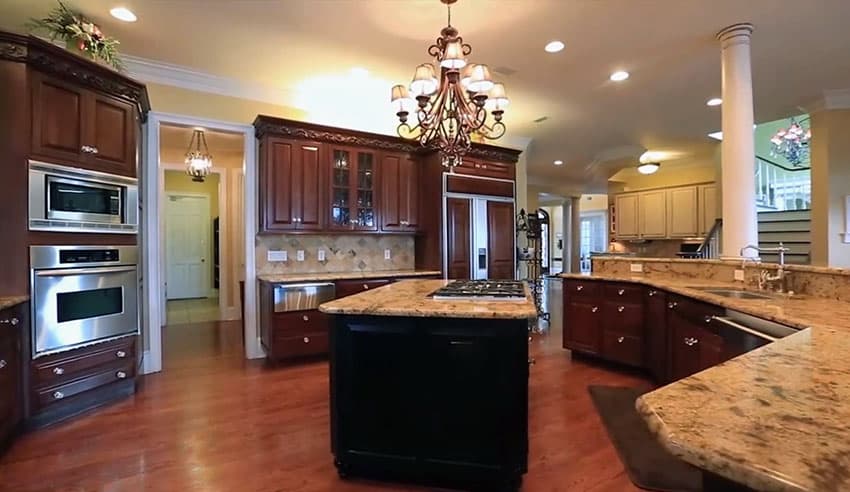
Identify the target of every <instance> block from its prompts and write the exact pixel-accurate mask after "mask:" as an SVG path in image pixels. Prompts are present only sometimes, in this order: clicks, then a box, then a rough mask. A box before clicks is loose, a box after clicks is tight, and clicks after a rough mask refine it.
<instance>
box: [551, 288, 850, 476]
mask: <svg viewBox="0 0 850 492" xmlns="http://www.w3.org/2000/svg"><path fill="white" fill-rule="evenodd" d="M563 277H564V278H579V279H599V280H612V281H620V282H633V283H638V284H644V285H648V286H651V287H655V288H658V289H661V290H665V291H668V292H672V293H676V294H681V295H685V296H688V297H692V298H695V299H699V300H701V301H705V302H709V303H711V304H714V305H719V306H723V307H727V308H731V309H735V310H737V311H741V312H744V313H747V314H751V315H753V316H758V317H761V318H765V319H770V320H773V321H777V322H780V323H785V324H788V325H791V326H794V327H796V328H799V329H800V331H799V332H797V333H795V334H792V335H790V336H788V337H785V338H783V339H780V340H778V341H776V342H773V343H771V344H768V345H765V346H763V347H761V348H759V349H756V350H753V351H751V352H748V353H746V354H743V355H741V356H738V357H736V358H734V359H732V360H729V361H727V362H725V363H723V364H720V365H718V366H715V367H712V368H709V369H707V370H705V371H702V372H699V373H697V374H694V375H693V376H690V377H687V378H685V379H681V380H679V381H676V382H674V383H672V384H669V385H667V386H664V387H661V388H659V389H657V390H655V391H652V392H649V393H647V394H645V395H643V396H641V397H640V398H639V399H638V400H637V404H636V406H637V409H638V411H639V412H640V413H641V415H642V416H643V418H644V419H645V420H646V422H647V423H648V425H649V427H650V429H651V430H652V431H653V432H654V433H655V434H656V436H657V437H658V439H659V441H660V442H661V443H662V444H663V445H664V446H665V447H666V448H667V449H668V450H669V451H670V452H672V453H673V454H674V455H676V456H678V457H680V458H681V459H683V460H685V461H687V462H689V463H691V464H693V465H695V466H698V467H700V468H702V469H704V470H708V471H710V472H713V473H716V474H718V475H721V476H723V477H726V478H728V479H731V480H734V481H735V482H738V483H742V484H744V485H747V486H749V487H751V488H753V489H756V490H765V491H778V492H785V491H794V492H799V491H839V490H850V357H848V354H850V303H846V302H840V301H835V300H829V299H821V298H814V297H798V298H790V299H789V298H776V299H765V300H740V299H730V298H726V297H720V296H717V295H713V294H710V293H707V292H704V291H700V290H695V289H692V288H689V287H693V286H700V285H703V284H704V285H705V286H718V287H732V288H741V284H740V283H738V284H732V283H723V282H702V281H700V280H699V279H694V278H691V279H666V278H652V277H623V276H611V275H591V276H587V275H563Z"/></svg>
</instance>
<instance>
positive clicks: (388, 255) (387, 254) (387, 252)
mask: <svg viewBox="0 0 850 492" xmlns="http://www.w3.org/2000/svg"><path fill="white" fill-rule="evenodd" d="M392 257H393V253H392V251H391V250H389V249H385V250H384V259H385V260H389V259H392Z"/></svg>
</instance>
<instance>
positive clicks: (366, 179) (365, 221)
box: [328, 147, 378, 231]
mask: <svg viewBox="0 0 850 492" xmlns="http://www.w3.org/2000/svg"><path fill="white" fill-rule="evenodd" d="M330 156H331V179H330V185H331V190H330V196H331V206H330V220H329V221H328V223H329V225H330V228H331V229H335V230H358V231H375V230H377V228H378V219H377V217H376V211H377V206H376V203H375V195H376V193H375V191H376V184H377V176H376V174H377V169H378V166H377V162H378V157H377V155H376V153H375V152H373V151H369V150H363V149H357V148H352V147H331V152H330Z"/></svg>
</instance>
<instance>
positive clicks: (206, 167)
mask: <svg viewBox="0 0 850 492" xmlns="http://www.w3.org/2000/svg"><path fill="white" fill-rule="evenodd" d="M201 145H203V147H204V148H203V150H201ZM192 147H194V150H193V149H192ZM210 168H212V156H211V155H210V149H209V148H207V137H205V136H204V131H203V130H197V129H196V130H195V131H194V132H192V139H191V140H190V141H189V148H188V149H187V150H186V174H188V175H189V176H192V181H195V182H196V183H203V182H204V178H205V177H207V175H209V173H210Z"/></svg>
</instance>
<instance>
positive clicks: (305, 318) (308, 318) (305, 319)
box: [301, 314, 310, 321]
mask: <svg viewBox="0 0 850 492" xmlns="http://www.w3.org/2000/svg"><path fill="white" fill-rule="evenodd" d="M301 319H303V320H304V321H310V317H309V316H307V315H306V314H305V315H304V316H302V317H301Z"/></svg>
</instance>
